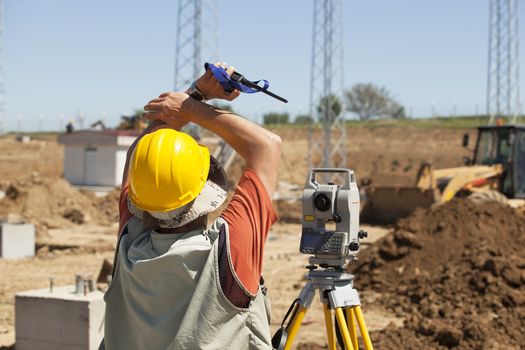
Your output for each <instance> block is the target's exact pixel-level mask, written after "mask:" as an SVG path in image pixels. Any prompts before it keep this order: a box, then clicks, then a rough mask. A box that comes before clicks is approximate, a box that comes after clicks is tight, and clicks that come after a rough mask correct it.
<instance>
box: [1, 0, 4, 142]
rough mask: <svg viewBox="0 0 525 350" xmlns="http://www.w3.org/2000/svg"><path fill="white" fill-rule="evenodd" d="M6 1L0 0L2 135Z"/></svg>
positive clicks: (2, 129)
mask: <svg viewBox="0 0 525 350" xmlns="http://www.w3.org/2000/svg"><path fill="white" fill-rule="evenodd" d="M3 44H4V1H3V0H0V135H2V134H3V133H4V132H5V130H4V122H5V91H4V45H3Z"/></svg>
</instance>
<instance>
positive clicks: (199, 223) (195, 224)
mask: <svg viewBox="0 0 525 350" xmlns="http://www.w3.org/2000/svg"><path fill="white" fill-rule="evenodd" d="M207 221H208V219H207V215H204V216H201V217H200V218H197V219H195V220H193V221H192V222H189V223H187V224H186V225H184V226H180V227H175V228H168V227H159V228H157V229H156V230H155V231H156V232H158V233H186V232H189V231H193V230H196V229H200V228H205V227H206V223H207Z"/></svg>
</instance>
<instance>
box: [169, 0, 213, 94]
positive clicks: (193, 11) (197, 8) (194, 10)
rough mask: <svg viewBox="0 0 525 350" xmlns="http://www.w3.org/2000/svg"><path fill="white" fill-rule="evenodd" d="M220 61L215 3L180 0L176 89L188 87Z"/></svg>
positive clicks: (176, 49)
mask: <svg viewBox="0 0 525 350" xmlns="http://www.w3.org/2000/svg"><path fill="white" fill-rule="evenodd" d="M203 59H206V60H207V61H209V62H210V61H211V62H215V61H216V59H217V6H216V0H179V11H178V16H177V40H176V48H175V78H174V84H173V85H174V90H175V91H179V90H181V89H185V88H187V87H189V85H190V84H191V82H192V81H193V80H195V78H197V77H198V76H199V75H201V74H202V73H203V72H204V62H205V61H204V60H203Z"/></svg>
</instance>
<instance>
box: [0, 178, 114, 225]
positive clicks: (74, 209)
mask: <svg viewBox="0 0 525 350" xmlns="http://www.w3.org/2000/svg"><path fill="white" fill-rule="evenodd" d="M0 190H1V191H3V192H4V193H5V197H4V198H3V199H0V219H4V220H5V219H6V218H7V217H8V216H20V217H21V218H23V219H25V220H26V221H27V222H29V223H33V224H34V225H35V226H36V228H37V234H38V235H40V234H45V232H47V229H49V228H64V227H70V226H73V225H78V224H83V223H86V222H93V223H100V224H110V223H113V222H116V221H118V193H116V194H115V193H114V192H117V191H116V190H115V191H113V192H110V193H109V194H108V196H106V197H102V198H97V197H95V196H94V195H92V194H85V193H82V192H80V191H78V190H77V189H75V188H74V187H73V186H71V185H70V184H69V183H68V182H67V181H66V180H64V179H63V178H56V177H44V176H41V175H40V174H39V173H37V172H32V173H31V174H29V175H27V176H25V177H23V178H20V179H18V180H16V181H5V182H2V183H1V184H0Z"/></svg>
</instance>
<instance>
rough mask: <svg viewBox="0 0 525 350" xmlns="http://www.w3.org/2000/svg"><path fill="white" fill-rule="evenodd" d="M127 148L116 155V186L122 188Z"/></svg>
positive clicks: (121, 149)
mask: <svg viewBox="0 0 525 350" xmlns="http://www.w3.org/2000/svg"><path fill="white" fill-rule="evenodd" d="M127 151H128V149H127V147H120V149H119V150H118V151H117V154H116V162H115V164H116V166H115V186H120V185H121V182H122V173H123V172H124V166H125V165H126V157H127Z"/></svg>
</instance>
